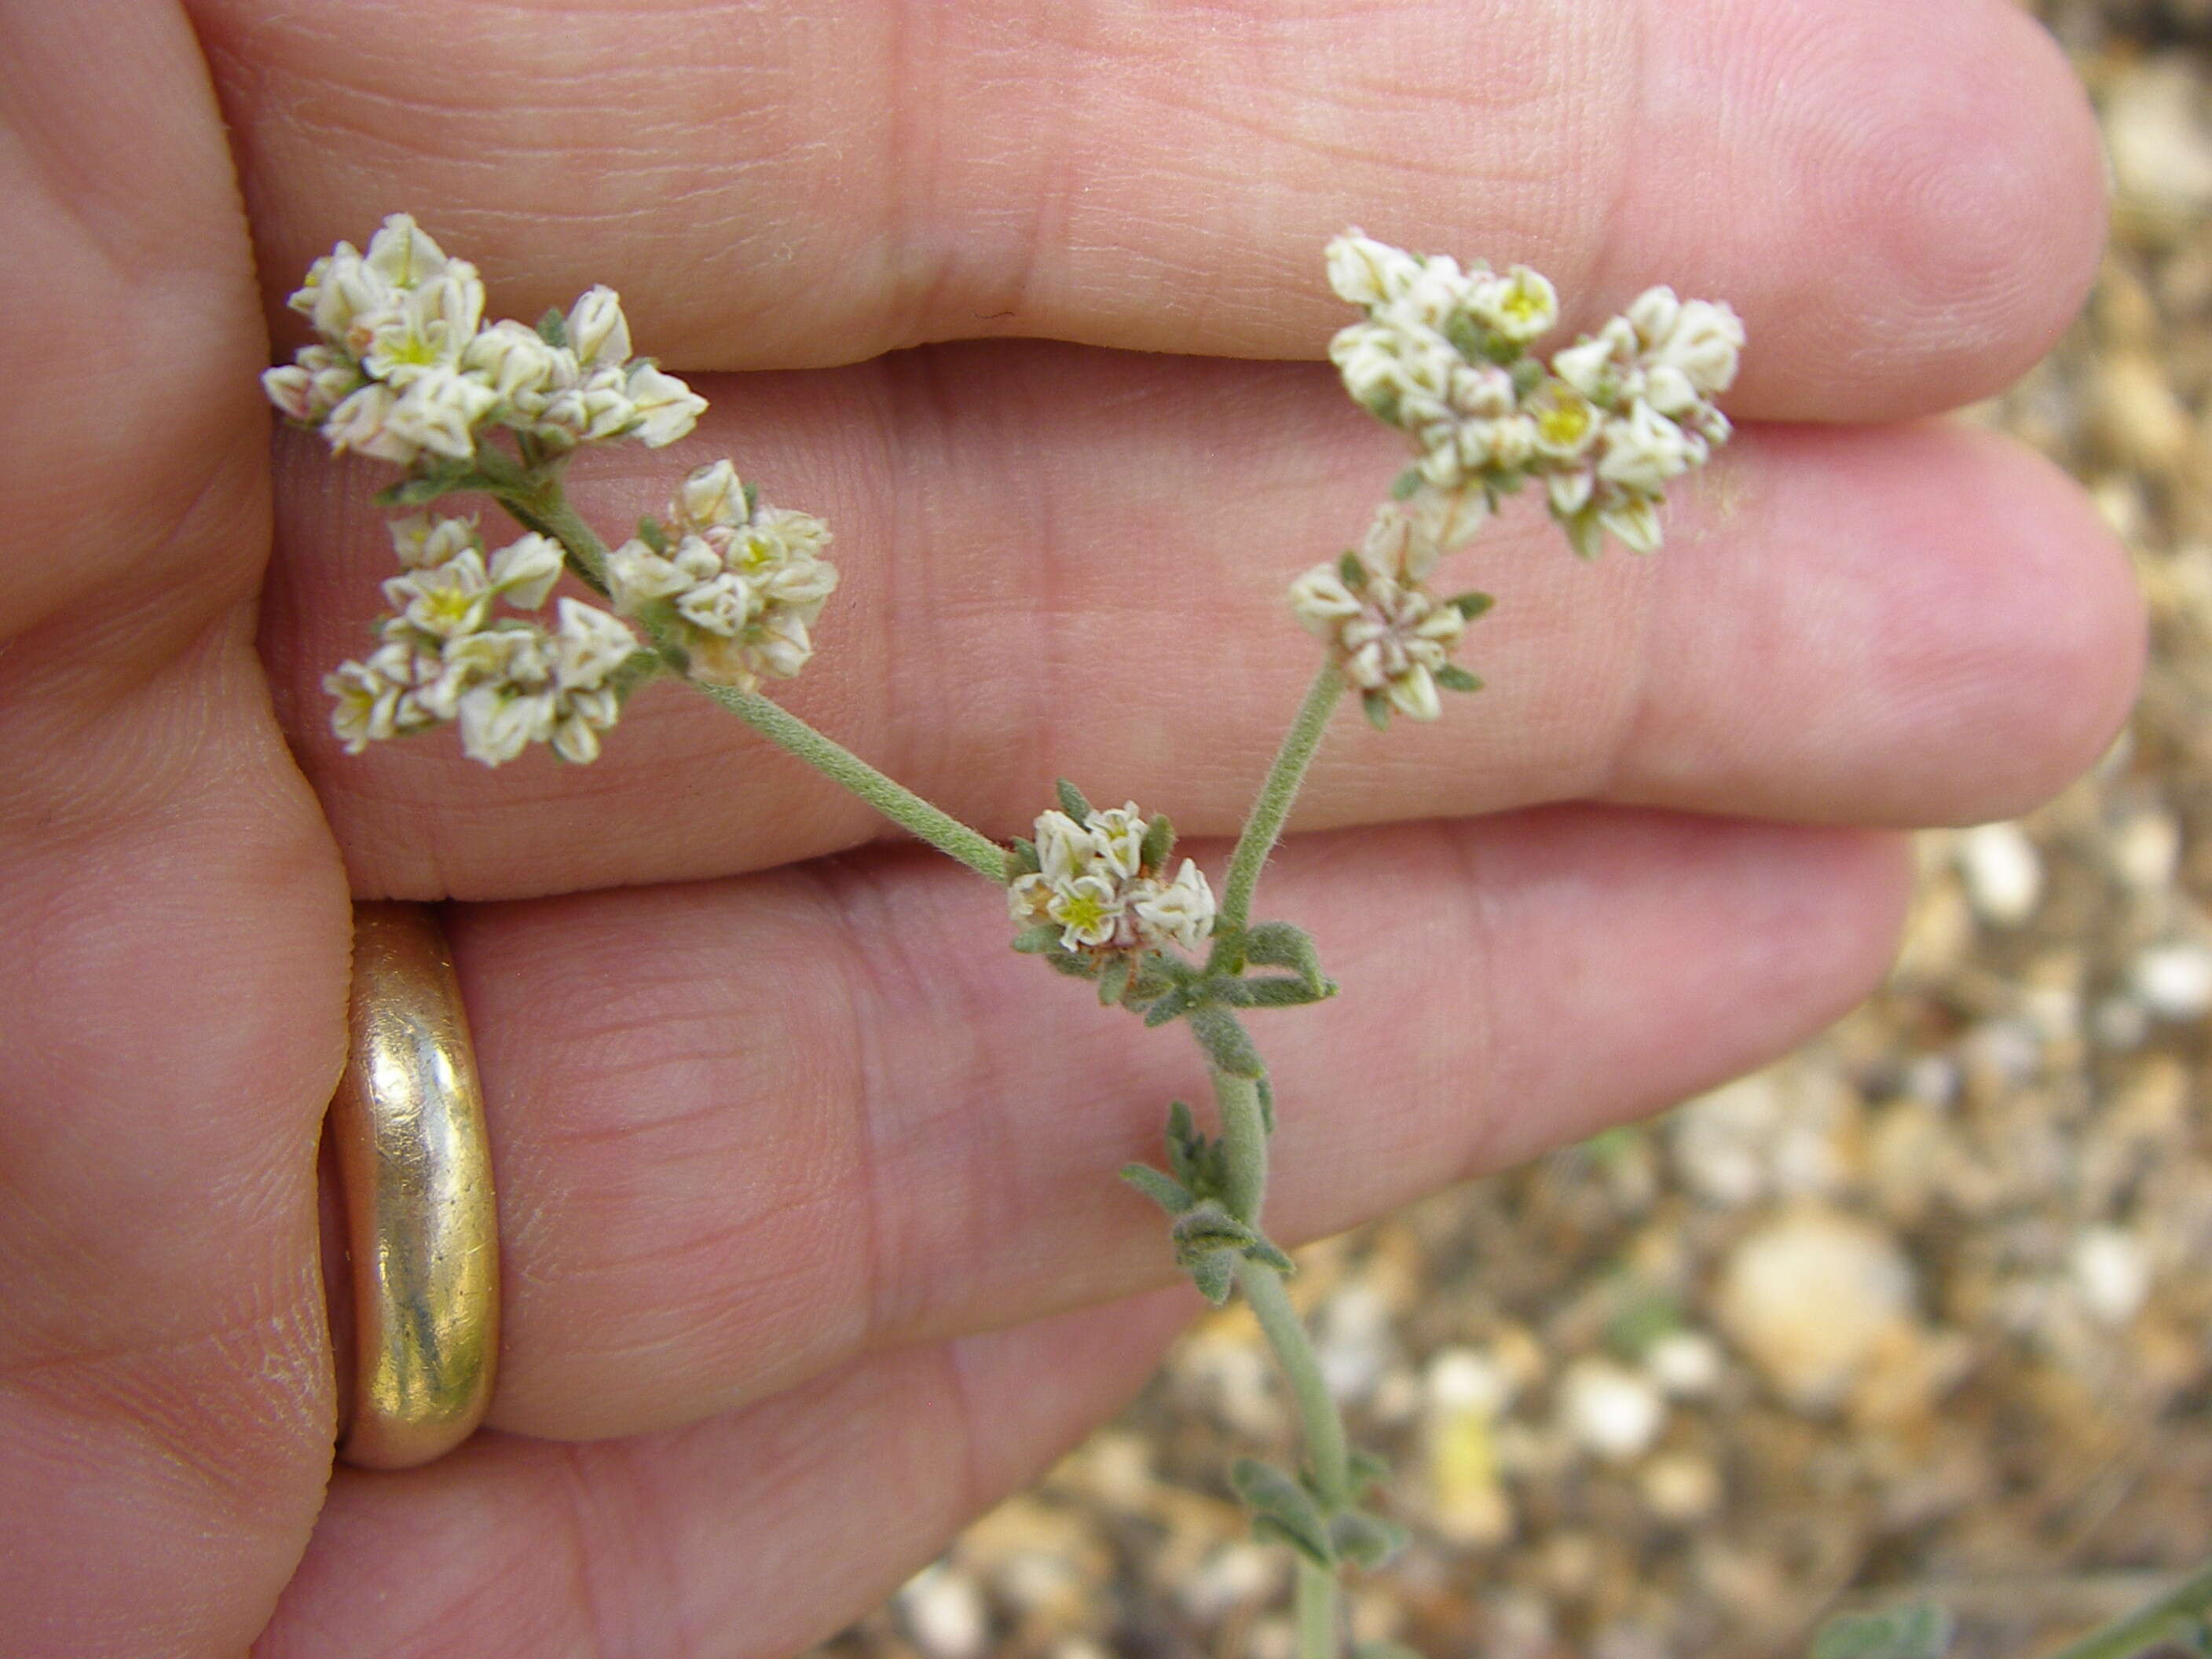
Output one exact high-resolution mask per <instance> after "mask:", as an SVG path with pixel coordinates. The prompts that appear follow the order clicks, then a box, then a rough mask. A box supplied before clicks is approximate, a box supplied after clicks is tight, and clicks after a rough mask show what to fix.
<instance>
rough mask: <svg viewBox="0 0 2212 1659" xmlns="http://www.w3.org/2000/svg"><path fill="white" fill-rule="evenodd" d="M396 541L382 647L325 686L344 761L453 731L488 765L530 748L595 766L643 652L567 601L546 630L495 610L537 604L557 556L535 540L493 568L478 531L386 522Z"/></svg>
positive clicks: (502, 553) (620, 626)
mask: <svg viewBox="0 0 2212 1659" xmlns="http://www.w3.org/2000/svg"><path fill="white" fill-rule="evenodd" d="M392 546H393V549H394V550H396V551H397V552H398V555H399V562H400V563H401V564H402V565H403V566H404V567H405V569H404V572H403V574H399V575H398V576H394V577H392V579H391V580H388V581H386V583H385V584H384V596H385V598H386V600H388V601H389V602H390V603H391V605H392V608H393V612H394V614H392V615H391V616H387V617H385V618H384V619H383V620H382V621H381V622H380V623H379V624H378V633H379V635H380V636H381V638H382V641H383V643H382V644H381V645H380V646H379V647H377V648H376V650H374V652H372V653H369V655H368V658H367V659H365V660H363V661H360V662H345V663H341V664H339V665H338V666H337V670H336V671H334V672H332V673H331V674H329V675H327V676H325V678H324V680H323V689H324V690H326V691H328V692H329V693H330V694H331V696H333V697H334V698H336V699H337V707H336V708H334V709H332V711H331V731H332V732H336V733H337V737H338V738H339V739H340V740H341V741H342V742H343V743H344V744H345V746H346V752H347V753H349V754H359V753H360V752H361V751H362V750H363V749H365V748H367V747H368V745H369V744H372V743H377V742H381V741H383V740H384V739H386V738H395V737H402V736H404V735H406V734H407V733H409V732H422V731H427V730H428V728H429V727H431V726H437V725H441V724H442V723H444V722H446V721H447V720H458V721H459V724H460V730H461V747H462V749H463V750H465V752H466V753H467V754H468V755H469V757H470V758H471V759H473V760H478V761H482V762H483V763H484V764H485V765H486V766H497V765H500V764H501V763H503V762H506V761H511V760H513V758H514V757H516V756H518V755H520V753H521V752H522V751H523V750H525V749H526V748H527V747H528V746H529V745H530V744H533V743H546V744H551V745H552V748H553V752H554V753H555V754H556V755H558V756H560V757H562V759H563V760H568V761H575V762H578V763H582V762H586V761H590V760H593V759H596V758H597V757H598V756H599V733H600V732H604V731H605V730H607V728H608V727H610V726H612V725H613V724H614V723H615V720H616V719H617V717H618V716H619V715H620V714H621V712H622V703H621V695H620V692H619V691H618V690H617V687H616V686H615V685H614V684H612V683H611V682H612V679H613V676H614V674H615V671H616V670H617V669H618V668H620V667H621V666H622V665H623V663H624V662H626V661H628V660H629V657H630V655H631V653H633V652H635V651H636V650H637V649H638V643H637V640H636V638H635V635H632V634H631V633H630V631H629V627H628V625H627V624H625V623H623V622H622V621H621V620H620V619H619V618H617V617H611V616H609V615H608V614H607V613H606V612H605V611H599V610H594V609H593V608H592V606H590V605H580V604H578V603H577V602H576V601H575V600H574V599H562V601H561V602H560V605H559V609H558V614H559V617H560V623H559V625H558V626H557V627H556V628H554V629H550V630H548V629H545V628H544V627H543V626H541V625H539V624H538V623H534V622H526V621H524V620H522V619H521V618H520V617H495V615H494V614H493V611H492V607H493V605H494V602H495V601H504V602H505V603H507V605H512V606H514V607H515V608H517V609H519V610H524V611H534V610H536V609H538V607H539V606H541V605H544V603H545V599H546V596H547V595H548V594H549V593H550V592H551V590H552V587H553V584H554V582H555V581H556V580H557V579H558V578H559V576H560V574H561V568H562V559H561V550H560V547H559V546H558V545H557V544H556V543H554V542H552V541H550V540H549V539H548V538H545V537H544V536H540V535H537V534H534V533H533V534H531V535H526V536H525V537H523V538H522V539H521V540H520V541H517V542H513V543H511V544H508V545H507V546H506V547H502V548H501V549H500V550H499V551H497V552H496V553H494V554H492V555H491V556H489V559H487V558H486V556H485V553H484V545H483V538H481V537H479V536H478V535H477V527H476V524H475V522H474V520H468V519H448V518H432V517H430V516H429V515H428V514H425V513H417V514H416V515H415V516H413V517H411V518H406V519H401V520H397V521H396V522H394V523H393V525H392Z"/></svg>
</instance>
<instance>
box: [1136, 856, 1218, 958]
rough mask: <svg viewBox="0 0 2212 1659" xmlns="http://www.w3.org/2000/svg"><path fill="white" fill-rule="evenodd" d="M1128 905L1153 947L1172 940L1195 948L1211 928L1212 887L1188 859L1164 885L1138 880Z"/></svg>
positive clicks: (1185, 946) (1142, 937) (1141, 935)
mask: <svg viewBox="0 0 2212 1659" xmlns="http://www.w3.org/2000/svg"><path fill="white" fill-rule="evenodd" d="M1137 888H1138V889H1140V890H1139V891H1137V892H1136V893H1135V896H1134V900H1133V903H1132V904H1131V906H1130V908H1131V909H1132V910H1133V911H1134V912H1135V914H1136V918H1137V924H1138V925H1137V932H1138V936H1139V938H1140V939H1143V941H1144V942H1145V943H1146V945H1151V946H1152V948H1154V949H1155V950H1157V949H1159V948H1161V947H1162V946H1163V945H1166V944H1169V943H1173V944H1176V945H1181V946H1182V948H1183V949H1184V950H1186V951H1196V950H1197V949H1198V947H1199V946H1200V945H1202V944H1203V943H1205V941H1206V937H1207V935H1209V934H1210V933H1212V931H1213V919H1214V902H1213V890H1212V888H1211V887H1209V886H1208V885H1207V884H1206V877H1205V876H1204V875H1203V874H1201V873H1200V870H1199V867H1198V866H1196V865H1195V864H1194V863H1192V862H1191V861H1190V860H1188V859H1185V860H1183V861H1182V868H1181V869H1180V870H1178V871H1176V878H1175V879H1174V880H1173V881H1172V882H1170V883H1169V884H1167V885H1165V886H1162V885H1161V884H1158V882H1140V883H1138V884H1137Z"/></svg>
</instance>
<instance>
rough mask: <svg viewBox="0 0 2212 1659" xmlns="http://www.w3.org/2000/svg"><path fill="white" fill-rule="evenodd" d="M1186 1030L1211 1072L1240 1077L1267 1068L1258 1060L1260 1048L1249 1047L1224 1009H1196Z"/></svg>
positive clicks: (1244, 1034)
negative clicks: (1203, 1050)
mask: <svg viewBox="0 0 2212 1659" xmlns="http://www.w3.org/2000/svg"><path fill="white" fill-rule="evenodd" d="M1160 1000H1161V1001H1163V1002H1164V1001H1166V1000H1167V999H1166V998H1164V997H1163V998H1161V999H1160ZM1190 1029H1191V1034H1192V1035H1193V1036H1195V1037H1197V1039H1198V1046H1199V1047H1200V1048H1203V1049H1205V1050H1206V1060H1207V1061H1208V1062H1209V1063H1211V1064H1212V1067H1213V1069H1214V1070H1215V1071H1217V1072H1221V1073H1226V1074H1227V1075H1228V1076H1231V1077H1241V1078H1261V1077H1265V1076H1266V1075H1267V1067H1266V1066H1263V1065H1261V1063H1260V1051H1259V1050H1258V1049H1257V1048H1254V1047H1253V1046H1252V1038H1251V1036H1250V1035H1249V1033H1247V1032H1246V1030H1244V1027H1243V1024H1242V1022H1240V1021H1239V1020H1238V1019H1237V1016H1236V1015H1234V1014H1232V1013H1231V1012H1229V1011H1228V1010H1227V1009H1226V1008H1200V1009H1199V1010H1198V1011H1197V1012H1194V1014H1192V1015H1191V1017H1190Z"/></svg>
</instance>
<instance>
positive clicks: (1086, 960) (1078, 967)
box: [1044, 950, 1098, 979]
mask: <svg viewBox="0 0 2212 1659" xmlns="http://www.w3.org/2000/svg"><path fill="white" fill-rule="evenodd" d="M1044 959H1045V960H1046V961H1047V962H1048V963H1051V964H1052V966H1053V969H1054V972H1056V973H1062V974H1066V975H1067V976H1068V978H1070V979H1096V978H1097V977H1098V964H1097V963H1095V962H1093V961H1092V960H1091V958H1090V957H1087V956H1085V955H1084V954H1083V953H1082V952H1081V951H1059V950H1054V951H1045V952H1044Z"/></svg>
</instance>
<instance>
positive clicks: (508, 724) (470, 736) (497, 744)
mask: <svg viewBox="0 0 2212 1659" xmlns="http://www.w3.org/2000/svg"><path fill="white" fill-rule="evenodd" d="M555 703H556V699H555V696H554V694H553V693H552V692H550V691H538V692H520V691H517V690H514V689H513V687H512V686H508V685H480V686H478V687H477V688H476V689H475V690H472V691H471V692H470V693H469V694H468V695H467V696H465V697H463V698H462V699H461V706H460V726H461V752H462V753H463V754H465V755H466V756H467V757H469V758H470V759H471V760H472V761H480V762H482V763H483V764H484V765H486V766H504V765H505V764H506V763H507V762H509V761H511V760H513V759H514V758H516V757H518V756H520V754H521V753H522V751H523V750H526V749H527V748H528V747H530V745H531V744H533V743H543V742H544V741H545V740H546V739H547V738H550V737H551V736H552V735H553V727H554V725H555V722H556V720H557V718H558V713H557V710H556V706H555Z"/></svg>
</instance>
